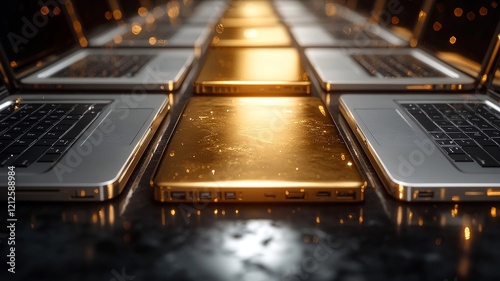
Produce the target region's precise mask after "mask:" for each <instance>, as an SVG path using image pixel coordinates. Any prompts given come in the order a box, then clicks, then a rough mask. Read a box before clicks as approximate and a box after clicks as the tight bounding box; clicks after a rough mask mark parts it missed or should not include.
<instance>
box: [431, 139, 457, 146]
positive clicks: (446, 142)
mask: <svg viewBox="0 0 500 281" xmlns="http://www.w3.org/2000/svg"><path fill="white" fill-rule="evenodd" d="M436 143H437V144H438V145H439V146H456V145H457V144H456V143H455V142H454V141H452V140H436Z"/></svg>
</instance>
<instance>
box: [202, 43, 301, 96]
mask: <svg viewBox="0 0 500 281" xmlns="http://www.w3.org/2000/svg"><path fill="white" fill-rule="evenodd" d="M194 87H195V91H196V93H197V94H246V95H304V94H309V93H310V92H311V82H310V80H309V75H308V73H307V72H306V70H305V69H304V67H303V65H302V63H301V59H300V54H299V52H298V51H297V50H296V49H295V48H274V47H273V48H210V49H208V51H207V54H206V57H205V61H204V62H203V64H202V66H201V69H200V72H199V73H198V76H197V78H196V80H195V82H194Z"/></svg>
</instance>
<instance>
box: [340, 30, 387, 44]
mask: <svg viewBox="0 0 500 281" xmlns="http://www.w3.org/2000/svg"><path fill="white" fill-rule="evenodd" d="M330 33H331V34H332V35H333V36H334V37H335V38H337V39H342V40H361V41H362V42H363V43H364V40H384V39H382V38H380V37H379V36H378V35H376V34H375V33H373V32H371V31H369V30H364V29H362V28H359V27H353V26H346V27H343V28H338V27H337V28H335V27H334V28H331V29H330Z"/></svg>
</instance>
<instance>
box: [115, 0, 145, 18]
mask: <svg viewBox="0 0 500 281" xmlns="http://www.w3.org/2000/svg"><path fill="white" fill-rule="evenodd" d="M119 2H120V5H121V9H122V12H123V14H124V16H125V18H127V19H131V18H133V17H136V16H138V15H141V16H144V13H145V12H151V11H150V10H151V9H152V8H153V2H152V1H151V0H120V1H119Z"/></svg>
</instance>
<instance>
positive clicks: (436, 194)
mask: <svg viewBox="0 0 500 281" xmlns="http://www.w3.org/2000/svg"><path fill="white" fill-rule="evenodd" d="M499 45H500V44H499ZM498 71H500V69H498ZM498 71H497V72H498ZM496 82H497V83H498V80H496ZM499 86H500V85H498V84H497V85H496V86H495V91H491V89H490V91H489V92H487V93H486V94H482V95H481V94H461V95H458V94H438V93H435V94H418V95H417V94H408V95H406V94H404V95H387V94H385V95H383V94H360V95H355V94H350V95H342V96H341V97H340V100H339V104H340V111H341V112H342V115H343V116H344V117H345V119H346V120H347V122H348V124H349V126H350V127H351V129H352V131H353V132H354V134H355V135H356V137H357V138H358V140H359V141H360V143H361V145H362V146H363V148H364V149H365V152H366V153H367V154H368V157H369V158H370V160H371V161H372V164H373V165H374V167H375V169H376V171H377V172H378V174H379V176H380V178H381V179H382V181H383V182H384V185H385V187H386V189H387V191H388V192H389V193H390V194H391V195H392V196H394V197H395V198H397V199H399V200H405V201H486V200H500V92H498V90H499V89H500V87H499Z"/></svg>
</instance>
